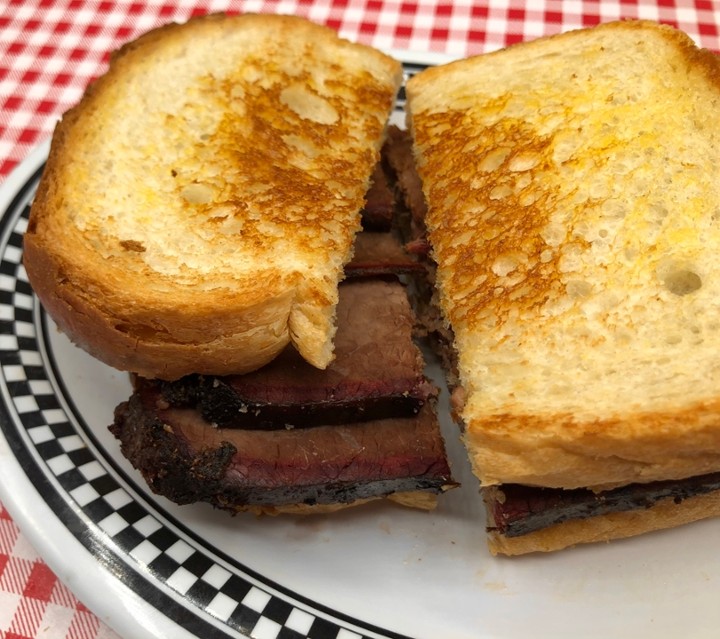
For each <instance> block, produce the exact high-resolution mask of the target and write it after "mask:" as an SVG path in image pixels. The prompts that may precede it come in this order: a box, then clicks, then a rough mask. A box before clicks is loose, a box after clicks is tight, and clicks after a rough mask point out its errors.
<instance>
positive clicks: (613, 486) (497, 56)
mask: <svg viewBox="0 0 720 639" xmlns="http://www.w3.org/2000/svg"><path fill="white" fill-rule="evenodd" d="M407 95H408V120H409V126H410V128H411V131H412V134H413V138H414V150H415V155H416V161H417V170H418V172H419V175H420V178H421V180H422V184H423V190H424V195H425V198H426V201H427V206H428V213H427V218H426V224H427V227H428V234H429V240H430V244H431V247H432V256H433V259H434V261H435V263H436V264H437V272H436V277H437V282H436V284H437V289H438V299H439V306H440V309H441V311H442V314H443V317H444V319H445V321H446V323H447V325H448V326H449V327H450V328H451V329H452V334H453V339H454V357H455V364H456V366H457V374H458V386H457V389H456V391H455V396H454V399H455V402H454V406H455V407H456V409H457V413H458V418H459V419H460V420H461V421H462V424H463V426H464V435H463V437H464V441H465V443H466V446H467V449H468V452H469V457H470V460H471V463H472V466H473V469H474V471H475V473H476V474H477V476H478V478H479V480H480V483H481V486H482V488H481V490H482V492H483V495H484V498H485V500H486V503H487V511H488V530H489V544H490V548H491V550H492V551H493V552H494V553H504V554H510V555H512V554H521V553H526V552H533V551H551V550H557V549H560V548H564V547H566V546H570V545H574V544H578V543H583V542H591V541H600V540H609V539H614V538H619V537H626V536H630V535H636V534H639V533H643V532H647V531H651V530H655V529H660V528H666V527H670V526H676V525H679V524H682V523H686V522H690V521H693V520H696V519H700V518H704V517H710V516H714V515H718V514H720V493H719V492H718V488H720V484H719V483H718V479H719V478H720V476H719V475H718V472H720V392H719V387H718V384H719V383H720V358H718V351H719V350H720V331H719V329H720V278H719V277H718V257H717V256H718V252H719V251H720V223H719V220H720V180H719V179H718V178H719V177H720V176H719V175H718V168H717V167H718V163H719V162H720V135H719V134H718V131H717V126H716V124H715V121H716V116H717V115H719V114H720V63H719V62H718V60H717V58H716V57H715V56H714V55H713V54H712V53H710V52H709V51H706V50H701V49H699V48H697V47H696V46H695V45H694V43H693V42H692V41H691V40H690V39H689V38H688V37H687V36H686V35H684V34H683V33H681V32H680V31H677V30H675V29H672V28H670V27H667V26H661V25H658V24H656V23H651V22H645V21H629V22H615V23H608V24H604V25H601V26H599V27H596V28H592V29H586V30H577V31H573V32H569V33H565V34H562V35H558V36H554V37H549V38H543V39H538V40H536V41H533V42H529V43H524V44H520V45H516V46H513V47H510V48H508V49H506V50H502V51H498V52H494V53H490V54H487V55H482V56H477V57H473V58H470V59H467V60H463V61H459V62H455V63H451V64H449V65H445V66H441V67H437V68H433V69H429V70H427V71H424V72H422V73H420V74H418V75H416V76H415V77H413V78H412V79H411V80H410V81H409V82H408V85H407Z"/></svg>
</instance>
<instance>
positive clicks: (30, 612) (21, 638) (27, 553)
mask: <svg viewBox="0 0 720 639" xmlns="http://www.w3.org/2000/svg"><path fill="white" fill-rule="evenodd" d="M27 637H33V638H34V637H47V638H48V639H50V638H55V637H63V638H65V639H91V638H92V639H115V638H116V637H117V635H116V634H115V633H114V632H112V631H111V630H110V629H109V628H107V627H106V626H104V625H103V624H101V623H100V621H99V620H98V619H97V617H95V615H93V614H92V613H91V612H90V611H89V610H88V609H87V608H85V606H83V604H82V603H80V602H79V601H78V600H77V599H76V598H75V596H74V595H73V594H72V593H71V592H70V591H69V590H68V589H67V587H66V586H65V585H64V584H63V583H62V582H60V581H59V580H58V578H57V577H56V576H55V575H54V574H53V573H52V572H51V571H50V569H49V568H48V567H47V566H46V565H45V563H43V561H42V559H41V558H40V557H38V555H37V554H36V553H35V551H34V550H33V549H32V548H31V547H30V545H29V544H28V543H27V541H26V540H25V537H23V535H22V534H21V533H20V530H19V529H18V527H17V526H16V525H15V523H14V522H13V521H12V519H10V515H9V514H8V512H7V510H5V509H4V508H3V506H2V504H0V639H26V638H27Z"/></svg>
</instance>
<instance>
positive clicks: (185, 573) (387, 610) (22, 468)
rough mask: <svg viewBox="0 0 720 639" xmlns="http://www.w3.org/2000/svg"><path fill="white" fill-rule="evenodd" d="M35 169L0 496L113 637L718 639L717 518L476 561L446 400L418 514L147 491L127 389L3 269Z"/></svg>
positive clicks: (2, 196)
mask: <svg viewBox="0 0 720 639" xmlns="http://www.w3.org/2000/svg"><path fill="white" fill-rule="evenodd" d="M406 57H407V56H406ZM413 60H414V61H416V60H415V59H414V58H413ZM424 61H425V62H427V59H426V60H424ZM408 64H409V66H408V69H409V70H410V71H412V69H413V68H415V67H413V64H412V63H411V62H409V63H408ZM46 154H47V145H43V146H42V147H40V148H38V149H37V150H36V151H35V152H34V153H33V154H32V155H31V156H30V157H29V158H28V159H27V160H26V161H25V162H24V163H23V164H22V165H21V166H20V167H19V168H18V169H17V170H16V171H15V172H14V173H13V174H12V175H11V176H10V178H9V179H8V180H7V181H6V182H5V183H4V184H3V186H2V187H0V214H1V215H2V217H1V219H0V271H1V273H0V426H1V428H0V432H1V433H2V437H0V499H2V501H3V503H4V504H5V505H6V507H7V508H8V510H9V511H10V513H11V514H12V516H13V517H14V518H15V520H16V521H17V522H18V524H19V525H20V527H21V528H22V530H23V532H24V533H25V534H26V535H27V536H28V537H29V539H30V541H31V543H33V544H34V546H35V547H36V548H37V550H38V551H39V552H40V553H41V554H42V556H43V557H44V558H45V560H46V561H47V563H48V564H49V566H50V567H51V568H52V569H53V570H54V571H55V572H56V573H57V574H58V575H59V576H60V578H61V579H63V580H64V581H65V582H66V583H67V584H68V585H69V586H70V588H72V589H73V590H74V592H75V593H76V595H77V596H78V597H79V598H80V599H81V600H82V601H83V602H84V603H86V605H88V606H89V607H90V608H91V609H92V610H93V611H94V612H95V613H96V614H98V615H99V616H100V617H101V618H102V619H103V620H104V621H105V622H106V623H108V624H109V625H110V626H112V627H113V628H115V629H116V630H117V631H118V632H119V633H120V634H121V635H123V636H126V637H129V638H130V637H131V638H133V639H135V638H142V637H173V638H175V637H191V636H198V637H203V638H208V639H213V638H215V637H247V636H252V637H256V638H257V639H299V638H302V637H306V638H312V639H351V638H354V639H357V638H360V637H367V638H371V637H373V638H378V637H383V638H392V639H400V638H403V637H412V638H414V639H480V638H484V637H494V638H500V637H506V638H519V637H533V638H542V637H548V638H550V637H552V638H553V639H556V638H557V637H602V638H606V637H633V638H634V637H641V636H649V635H652V636H653V637H679V636H683V637H715V636H717V635H718V632H720V630H718V628H720V606H718V604H717V600H718V596H719V595H720V583H719V581H720V552H718V542H717V540H718V539H719V538H720V522H718V521H707V522H702V523H698V524H694V525H691V526H686V527H684V528H682V529H677V530H673V531H666V532H661V533H655V534H652V535H646V536H644V537H642V538H637V539H632V540H627V541H622V542H615V543H612V544H608V545H597V546H593V547H584V548H578V549H574V550H570V551H566V552H562V553H558V554H554V555H550V556H531V557H523V558H517V559H503V558H493V557H491V556H490V555H489V553H488V552H487V550H486V546H485V538H484V525H485V521H484V515H483V512H482V507H481V503H480V498H479V496H478V494H477V484H476V481H475V480H474V479H473V477H472V475H471V473H470V471H469V468H468V464H467V461H466V457H465V453H464V451H463V449H462V447H461V446H460V444H459V442H458V436H457V429H456V427H455V426H454V425H453V424H452V423H451V422H450V420H449V418H448V413H447V408H446V405H444V404H443V405H442V419H443V429H444V433H445V435H446V439H447V442H448V449H449V454H450V457H451V460H452V463H453V470H454V474H455V477H456V478H457V479H459V480H460V481H461V482H462V484H463V486H462V488H460V489H458V490H455V491H452V492H451V493H449V494H447V495H445V496H443V498H442V499H441V503H440V506H439V508H438V510H437V511H436V512H434V513H432V514H427V513H423V512H416V511H413V510H408V509H403V508H401V507H398V506H392V505H389V504H378V505H369V506H367V507H362V508H357V509H351V510H348V511H345V512H340V513H336V514H334V515H328V516H314V517H307V518H301V517H297V518H296V517H280V518H263V519H256V518H255V517H253V516H250V515H248V516H245V515H242V516H237V517H234V518H231V517H229V516H227V515H226V514H224V513H220V512H216V511H214V510H212V509H211V508H210V507H208V506H205V505H195V506H185V507H179V506H176V505H174V504H172V503H170V502H168V501H167V500H165V499H162V498H158V497H157V496H155V495H153V494H151V493H150V492H149V491H148V489H147V487H146V486H145V484H144V482H143V480H142V478H141V477H140V476H139V475H138V474H137V473H136V472H135V471H134V470H133V469H132V468H131V467H130V465H129V464H128V463H127V462H126V461H125V460H124V459H123V458H122V457H121V456H120V455H119V453H118V445H117V442H116V441H115V439H114V438H113V437H112V436H111V435H110V434H109V432H108V431H107V425H108V424H109V423H110V422H111V421H112V411H113V408H114V407H115V406H116V405H117V404H118V403H119V402H121V401H123V400H125V399H127V397H128V396H129V394H130V388H129V385H128V382H127V380H126V377H125V375H124V374H121V373H118V372H116V371H114V370H111V369H109V368H107V367H105V366H103V365H102V364H100V363H99V362H97V361H95V360H93V359H92V358H90V357H89V356H88V355H86V354H85V353H84V352H82V351H80V350H78V349H76V348H75V347H73V346H72V345H71V344H70V343H69V342H68V341H67V340H66V339H65V338H64V337H63V335H61V334H60V333H58V331H57V330H56V329H55V327H54V326H53V324H52V322H51V321H50V320H49V319H48V318H47V317H46V315H45V314H44V312H43V311H42V310H41V309H40V307H39V306H38V304H37V301H36V299H35V298H34V297H33V296H32V293H31V290H30V287H29V285H28V283H27V279H26V275H25V272H24V270H23V268H22V265H21V253H22V251H21V245H22V234H23V231H24V229H25V225H26V220H27V212H28V205H29V202H30V200H31V197H32V194H33V192H34V189H35V186H36V182H37V178H38V175H39V172H40V170H41V168H42V165H43V162H44V160H45V157H46Z"/></svg>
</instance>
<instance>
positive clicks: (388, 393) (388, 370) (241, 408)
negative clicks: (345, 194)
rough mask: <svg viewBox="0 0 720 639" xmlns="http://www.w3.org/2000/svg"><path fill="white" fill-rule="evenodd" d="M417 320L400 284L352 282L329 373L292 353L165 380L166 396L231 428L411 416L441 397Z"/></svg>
mask: <svg viewBox="0 0 720 639" xmlns="http://www.w3.org/2000/svg"><path fill="white" fill-rule="evenodd" d="M414 322H415V320H414V317H413V313H412V309H411V308H410V304H409V302H408V299H407V295H406V293H405V288H404V286H402V285H401V284H400V283H399V282H397V281H381V280H361V281H353V282H347V283H345V284H342V285H341V286H340V301H339V303H338V307H337V325H338V330H337V333H336V335H335V359H334V361H333V362H332V363H331V364H330V365H329V366H328V367H327V368H326V369H325V370H318V369H316V368H314V367H312V366H311V365H309V364H308V363H307V362H305V361H304V360H303V359H302V358H301V357H300V355H298V353H297V352H296V351H295V350H294V349H292V348H288V349H286V350H285V351H284V352H283V353H282V354H281V355H280V356H279V357H277V358H276V359H275V360H273V361H272V362H271V363H270V364H268V365H267V366H265V367H264V368H262V369H260V370H258V371H255V372H253V373H250V374H248V375H230V376H225V377H203V376H190V377H186V378H183V379H180V380H178V381H175V382H164V383H162V395H163V398H164V400H165V401H166V402H167V403H168V404H169V405H172V406H190V407H197V408H198V409H199V410H200V412H201V414H202V416H203V418H204V419H206V420H207V421H209V422H211V423H215V424H217V425H221V426H223V427H231V428H258V429H268V428H286V427H287V426H293V427H309V426H318V425H323V424H338V423H340V424H342V423H349V422H358V421H367V420H372V419H379V418H381V417H408V416H412V415H415V414H417V413H418V412H419V411H420V409H421V408H422V406H423V405H424V404H425V403H426V402H427V401H428V400H430V399H432V398H434V397H436V396H437V389H436V388H435V386H433V385H432V384H431V383H430V382H429V381H428V380H427V379H426V378H425V375H424V368H425V362H424V360H423V357H422V354H421V352H420V350H419V349H418V347H417V346H416V345H415V343H414V342H413V339H412V332H413V327H414ZM138 384H140V385H142V384H143V381H142V380H138Z"/></svg>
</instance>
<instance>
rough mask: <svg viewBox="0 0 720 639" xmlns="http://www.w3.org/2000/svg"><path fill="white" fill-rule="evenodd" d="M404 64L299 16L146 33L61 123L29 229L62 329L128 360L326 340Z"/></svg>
mask: <svg viewBox="0 0 720 639" xmlns="http://www.w3.org/2000/svg"><path fill="white" fill-rule="evenodd" d="M401 77H402V73H401V66H400V64H399V63H398V62H397V61H395V60H393V59H392V58H390V57H388V56H386V55H384V54H382V53H380V52H378V51H376V50H374V49H371V48H369V47H366V46H362V45H358V44H353V43H350V42H347V41H344V40H341V39H340V38H338V36H337V35H336V33H335V32H334V31H332V30H330V29H327V28H325V27H322V26H319V25H316V24H313V23H311V22H309V21H306V20H303V19H301V18H295V17H290V16H271V15H244V16H235V17H230V16H225V15H212V16H206V17H202V18H197V19H193V20H191V21H190V22H188V23H186V24H183V25H170V26H166V27H163V28H160V29H157V30H155V31H152V32H150V33H148V34H147V35H145V36H143V37H141V38H139V39H138V40H137V41H135V42H133V43H131V44H128V45H127V46H125V47H123V48H122V49H121V50H120V51H119V52H118V53H117V54H116V55H114V57H113V58H112V60H111V64H110V67H109V70H108V72H107V73H106V74H105V75H104V76H102V77H101V78H100V79H98V80H97V81H96V82H95V83H94V84H93V85H92V86H91V87H90V88H89V89H88V91H87V93H86V94H85V96H84V97H83V99H82V101H81V102H80V104H79V105H78V106H77V107H75V108H74V109H72V110H71V111H70V112H68V113H67V114H66V115H65V116H64V117H63V119H62V121H61V122H60V123H59V125H58V127H57V129H56V131H55V134H54V138H53V142H52V148H51V152H50V157H49V159H48V164H47V167H46V169H45V172H44V174H43V177H42V180H41V183H40V187H39V190H38V193H37V197H36V199H35V202H34V205H33V207H32V212H31V219H30V223H29V228H28V232H27V235H26V237H25V266H26V268H27V272H28V275H29V277H30V281H31V284H32V285H33V287H34V289H35V291H36V292H37V294H38V296H39V297H40V299H41V301H42V302H43V304H44V306H45V307H46V309H47V310H48V311H49V313H50V314H51V315H52V317H53V318H54V319H55V320H56V321H57V323H58V325H59V326H60V328H61V329H62V330H63V331H65V332H66V333H67V334H68V335H69V336H70V338H71V339H73V340H74V341H75V342H77V343H78V344H79V345H80V346H82V347H83V348H85V349H87V350H88V351H89V352H90V353H91V354H93V355H95V356H96V357H98V358H99V359H101V360H103V361H105V362H106V363H108V364H110V365H111V366H114V367H116V368H119V369H123V370H130V371H134V372H137V373H140V374H142V375H144V376H148V377H158V378H163V379H174V378H178V377H180V376H182V375H184V374H187V373H190V372H198V373H213V374H228V373H242V372H247V371H250V370H253V369H256V368H258V367H259V366H261V365H262V364H265V363H266V362H268V361H269V360H271V359H272V358H273V357H274V356H275V355H276V354H277V353H279V352H280V351H281V350H282V349H283V348H284V347H285V346H286V345H287V344H288V343H289V342H292V343H293V344H294V345H295V346H296V348H297V349H298V350H299V351H300V353H301V354H302V355H303V357H305V358H306V359H307V361H309V362H310V363H311V364H313V365H315V366H317V367H319V368H323V367H325V366H326V365H327V364H328V362H329V361H330V360H331V358H332V338H333V335H334V331H335V326H334V309H335V305H336V303H337V284H338V281H339V280H340V279H341V277H342V273H343V265H344V263H345V262H347V261H348V259H349V258H350V256H351V251H352V242H353V238H354V235H355V233H356V231H357V230H358V229H359V228H360V210H361V208H362V206H363V202H364V194H365V192H366V190H367V188H368V184H369V181H370V176H371V174H372V171H373V167H374V166H375V163H376V161H377V159H378V155H379V149H380V147H381V145H382V142H383V137H384V131H385V127H386V121H387V119H388V117H389V113H390V111H391V109H392V106H393V103H394V100H395V95H396V92H397V89H398V86H399V84H400V82H401Z"/></svg>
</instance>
